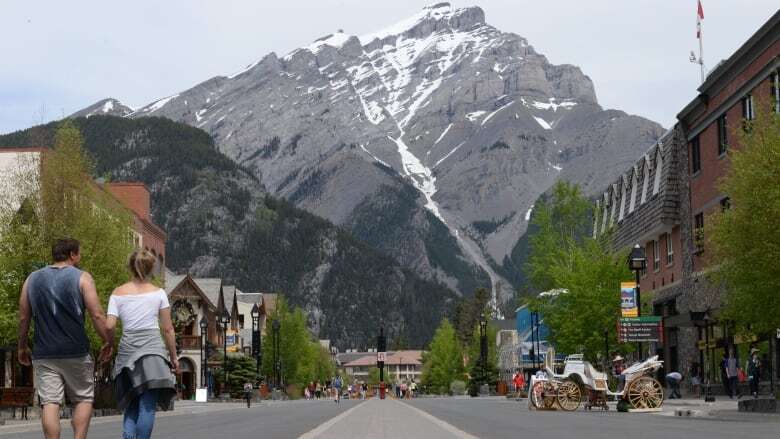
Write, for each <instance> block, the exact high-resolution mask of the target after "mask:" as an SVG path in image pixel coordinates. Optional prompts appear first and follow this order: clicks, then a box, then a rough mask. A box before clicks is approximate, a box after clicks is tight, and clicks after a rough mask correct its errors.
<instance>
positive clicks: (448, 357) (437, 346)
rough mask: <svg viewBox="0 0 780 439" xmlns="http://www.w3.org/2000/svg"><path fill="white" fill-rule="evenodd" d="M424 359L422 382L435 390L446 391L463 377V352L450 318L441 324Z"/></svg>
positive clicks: (438, 391) (437, 391)
mask: <svg viewBox="0 0 780 439" xmlns="http://www.w3.org/2000/svg"><path fill="white" fill-rule="evenodd" d="M423 361H424V366H423V375H422V382H423V384H425V385H426V386H427V387H428V388H429V389H430V390H431V391H433V392H436V393H446V392H447V391H448V390H449V388H450V383H451V382H452V381H453V380H456V379H462V378H463V353H462V351H461V348H460V344H459V343H458V339H457V337H456V336H455V329H454V328H453V327H452V324H450V322H449V320H447V319H444V320H442V321H441V323H440V324H439V327H438V328H437V329H436V333H435V334H434V336H433V340H432V341H431V345H430V351H429V352H428V353H426V354H425V355H424V359H423Z"/></svg>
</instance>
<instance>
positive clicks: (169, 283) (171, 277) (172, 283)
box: [165, 270, 187, 295]
mask: <svg viewBox="0 0 780 439" xmlns="http://www.w3.org/2000/svg"><path fill="white" fill-rule="evenodd" d="M185 277H187V275H186V274H174V273H173V272H172V271H169V270H165V292H166V293H168V294H169V295H170V294H171V292H173V290H175V289H176V287H178V286H179V284H180V283H181V281H183V280H184V278H185Z"/></svg>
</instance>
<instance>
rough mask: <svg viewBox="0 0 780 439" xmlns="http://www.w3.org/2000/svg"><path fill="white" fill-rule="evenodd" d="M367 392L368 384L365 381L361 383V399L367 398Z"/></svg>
mask: <svg viewBox="0 0 780 439" xmlns="http://www.w3.org/2000/svg"><path fill="white" fill-rule="evenodd" d="M366 393H368V385H367V384H366V383H365V382H363V383H361V384H360V399H361V400H363V399H366Z"/></svg>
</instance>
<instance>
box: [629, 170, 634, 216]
mask: <svg viewBox="0 0 780 439" xmlns="http://www.w3.org/2000/svg"><path fill="white" fill-rule="evenodd" d="M635 207H636V169H634V171H633V172H632V173H631V202H629V204H628V213H629V214H630V213H631V212H633V211H634V208H635Z"/></svg>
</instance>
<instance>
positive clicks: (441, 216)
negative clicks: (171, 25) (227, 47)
mask: <svg viewBox="0 0 780 439" xmlns="http://www.w3.org/2000/svg"><path fill="white" fill-rule="evenodd" d="M146 116H162V117H166V118H169V119H172V120H175V121H180V122H184V123H187V124H189V125H192V126H195V127H198V128H201V129H203V130H205V131H207V132H208V133H210V134H211V135H212V136H213V138H214V139H215V142H216V144H217V147H218V148H219V150H220V151H221V152H223V153H225V154H226V155H227V156H228V157H230V158H232V159H233V160H235V161H236V162H237V163H238V164H240V165H241V166H242V167H244V168H246V169H249V170H251V172H252V173H253V174H254V176H255V177H256V178H257V179H258V181H259V182H261V183H262V186H263V187H265V188H267V190H268V191H269V192H270V193H271V194H273V195H275V196H279V197H283V198H285V199H287V200H288V201H290V202H291V203H293V204H294V205H296V206H298V207H301V208H304V209H306V210H308V211H310V212H312V213H314V214H316V215H318V216H321V217H323V218H326V219H328V220H330V221H332V222H333V223H335V224H338V225H341V226H344V227H346V228H348V229H349V230H351V231H352V232H353V233H354V234H355V235H356V236H358V237H359V238H361V239H363V240H364V241H366V242H368V243H370V244H372V245H374V246H376V247H378V248H380V249H381V250H383V251H385V252H386V253H388V254H389V255H391V256H393V257H394V258H395V259H397V260H398V261H400V262H401V263H402V264H403V265H404V266H407V267H411V268H413V269H414V270H415V271H417V272H418V273H419V274H421V275H423V276H424V277H425V278H428V279H433V280H438V281H441V282H443V283H445V284H446V285H448V286H450V287H452V288H454V289H456V290H458V291H459V292H461V293H464V294H470V293H471V292H473V288H474V286H478V285H485V286H489V285H492V287H493V290H494V292H495V299H496V300H497V302H499V303H500V302H507V301H509V299H510V298H511V296H512V291H513V285H512V284H511V281H510V279H513V278H516V276H515V274H516V273H512V271H513V270H514V271H516V270H517V269H518V267H515V266H514V265H513V264H511V263H508V262H507V261H508V259H507V257H508V256H509V255H510V254H511V252H512V249H513V248H514V246H515V244H516V243H517V242H518V239H519V238H520V237H521V236H522V235H523V234H524V233H525V231H526V228H527V225H528V221H529V218H530V213H531V209H532V207H533V203H534V201H535V200H536V199H537V197H539V195H540V194H542V193H544V192H545V191H546V190H547V189H548V188H549V187H550V186H551V185H552V184H553V183H554V182H555V181H556V180H557V179H560V178H567V179H570V180H572V181H574V182H576V183H579V184H581V185H582V186H583V187H584V188H585V190H586V192H588V193H595V192H596V191H598V190H599V189H602V187H601V185H602V184H603V183H604V182H609V181H612V180H613V179H614V178H615V176H616V175H618V173H619V172H620V171H621V170H622V169H624V168H625V167H626V166H627V165H628V164H629V163H631V162H632V161H633V160H634V158H635V157H637V156H638V155H640V154H641V153H642V152H643V151H644V150H645V149H646V146H647V145H649V144H650V143H651V142H653V141H654V140H655V139H656V138H658V137H659V136H660V135H661V134H662V128H661V126H659V125H658V124H656V123H654V122H651V121H649V120H646V119H643V118H641V117H637V116H631V115H627V114H626V113H624V112H621V111H616V110H604V109H603V108H601V106H599V104H598V102H597V99H596V94H595V91H594V86H593V83H592V81H591V80H590V78H588V77H587V76H586V75H584V74H583V73H582V72H581V71H580V69H579V68H577V67H575V66H572V65H555V64H552V63H550V62H549V61H548V60H547V58H546V57H545V56H544V55H542V54H540V53H539V52H537V51H536V50H535V49H534V48H533V47H532V46H531V45H529V43H528V41H526V40H525V39H524V38H522V37H520V36H518V35H515V34H513V33H507V32H502V31H500V30H498V29H496V28H495V27H493V26H490V25H489V24H487V23H486V22H485V14H484V12H483V10H482V9H480V8H479V7H468V8H460V9H458V8H453V7H451V6H450V5H449V4H447V3H440V4H437V5H433V6H430V7H426V8H424V9H423V10H422V11H420V12H419V13H417V14H415V15H414V16H412V17H410V18H409V19H407V20H404V21H402V22H401V23H397V24H396V25H394V26H391V27H389V28H387V29H384V30H381V31H379V32H376V33H374V34H370V35H363V36H355V35H350V34H348V33H344V32H341V31H339V32H336V33H334V34H331V35H327V36H325V37H322V38H320V39H318V40H317V41H315V42H313V43H312V44H310V45H308V46H305V47H302V48H299V49H297V50H294V51H293V52H291V53H289V54H286V55H284V56H282V57H279V56H277V55H276V54H274V53H271V54H269V55H267V56H265V57H264V58H262V59H261V60H259V61H257V62H256V63H253V64H251V65H249V66H248V67H247V68H246V69H245V70H243V71H241V72H238V73H235V74H233V75H230V76H218V77H215V78H212V79H209V80H207V81H205V82H203V83H201V84H199V85H197V86H195V87H193V88H191V89H189V90H185V91H182V92H180V93H178V94H175V95H172V96H169V97H166V98H164V99H160V100H158V101H156V102H154V103H152V104H150V105H147V106H145V107H143V108H140V109H139V110H137V111H135V112H133V113H131V114H130V115H129V117H133V118H139V117H146ZM257 186H258V187H260V186H261V185H260V184H258V185H257ZM514 286H516V285H514Z"/></svg>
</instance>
